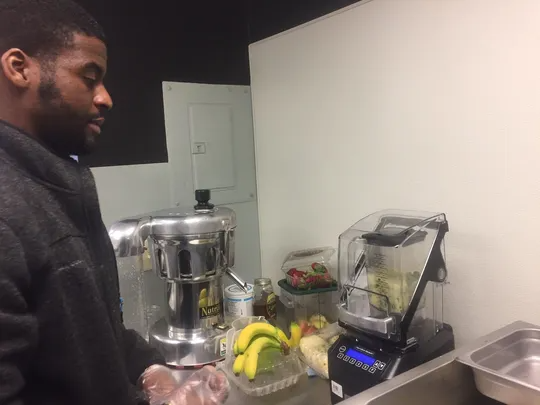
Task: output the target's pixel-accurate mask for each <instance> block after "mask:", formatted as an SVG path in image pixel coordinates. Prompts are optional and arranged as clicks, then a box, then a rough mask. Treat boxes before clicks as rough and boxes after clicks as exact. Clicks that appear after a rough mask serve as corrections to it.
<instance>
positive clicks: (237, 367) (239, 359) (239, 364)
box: [233, 354, 246, 375]
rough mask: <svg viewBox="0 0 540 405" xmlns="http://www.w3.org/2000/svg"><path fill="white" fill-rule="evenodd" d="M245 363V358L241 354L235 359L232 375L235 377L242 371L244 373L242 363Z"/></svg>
mask: <svg viewBox="0 0 540 405" xmlns="http://www.w3.org/2000/svg"><path fill="white" fill-rule="evenodd" d="M245 361H246V356H245V355H244V354H241V355H240V356H238V357H237V358H236V360H235V361H234V364H233V373H234V374H236V375H239V374H240V373H241V372H242V371H244V363H245Z"/></svg>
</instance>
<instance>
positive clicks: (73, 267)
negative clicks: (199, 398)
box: [0, 122, 162, 405]
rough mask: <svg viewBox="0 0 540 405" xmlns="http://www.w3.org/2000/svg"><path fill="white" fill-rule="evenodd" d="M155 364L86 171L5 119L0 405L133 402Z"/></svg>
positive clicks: (0, 187)
mask: <svg viewBox="0 0 540 405" xmlns="http://www.w3.org/2000/svg"><path fill="white" fill-rule="evenodd" d="M153 363H162V359H161V357H160V356H159V355H158V354H157V353H156V352H155V351H154V350H152V349H151V348H150V347H149V346H148V345H147V344H146V342H145V341H144V340H143V339H142V338H141V337H140V336H139V335H137V334H136V333H135V332H133V331H129V330H126V329H125V327H124V326H123V324H122V321H121V311H120V297H119V286H118V275H117V268H116V260H115V257H114V252H113V249H112V246H111V242H110V240H109V237H108V234H107V231H106V229H105V227H104V225H103V222H102V219H101V212H100V208H99V202H98V197H97V193H96V187H95V183H94V179H93V177H92V174H91V172H90V170H89V169H88V168H85V167H83V166H81V165H79V164H78V163H76V162H75V161H72V160H70V159H63V158H60V157H58V156H56V155H55V154H53V153H51V152H50V151H49V150H48V149H47V148H45V147H44V146H42V145H41V144H40V143H38V142H37V141H35V140H33V139H32V138H30V136H28V135H26V134H24V133H22V132H21V131H20V130H17V129H15V128H13V127H11V126H9V125H7V124H5V123H3V122H0V405H8V404H9V405H16V404H17V405H19V404H21V405H22V404H24V405H33V404H41V405H49V404H51V405H52V404H55V405H63V404H66V405H67V404H69V405H86V404H88V405H90V404H92V405H97V404H100V405H105V404H111V405H135V404H137V403H139V402H140V401H141V400H140V393H138V392H137V390H136V388H135V384H136V381H137V379H138V378H139V376H140V375H141V373H142V372H143V371H144V370H145V368H146V367H148V366H149V365H151V364H153Z"/></svg>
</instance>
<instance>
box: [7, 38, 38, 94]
mask: <svg viewBox="0 0 540 405" xmlns="http://www.w3.org/2000/svg"><path fill="white" fill-rule="evenodd" d="M0 63H1V68H2V72H3V73H4V76H5V77H6V79H8V80H9V81H10V82H11V83H12V84H13V85H14V86H16V87H17V88H20V89H26V88H28V87H30V84H31V83H30V65H31V63H32V61H31V59H30V57H29V56H28V55H27V54H25V53H24V52H23V51H21V50H20V49H17V48H12V49H10V50H8V51H6V52H5V53H4V54H3V55H2V58H1V59H0Z"/></svg>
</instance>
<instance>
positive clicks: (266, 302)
mask: <svg viewBox="0 0 540 405" xmlns="http://www.w3.org/2000/svg"><path fill="white" fill-rule="evenodd" d="M253 315H254V316H264V317H265V318H266V320H268V321H269V322H271V323H274V322H275V321H276V295H275V294H273V293H272V294H266V293H263V294H262V297H261V298H260V299H259V300H257V301H255V302H254V303H253Z"/></svg>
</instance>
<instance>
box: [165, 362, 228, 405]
mask: <svg viewBox="0 0 540 405" xmlns="http://www.w3.org/2000/svg"><path fill="white" fill-rule="evenodd" d="M229 391H230V385H229V381H228V380H227V377H226V376H225V374H223V373H222V372H221V371H216V369H215V368H214V367H209V366H207V367H204V368H203V369H201V370H199V371H197V372H195V373H194V374H193V375H192V376H191V377H189V378H188V379H187V380H186V382H185V383H183V384H182V386H181V387H180V388H179V389H177V390H176V391H174V392H173V393H172V395H170V397H169V398H167V400H166V403H167V404H168V405H221V404H224V403H225V402H226V401H227V398H228V397H229Z"/></svg>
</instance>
